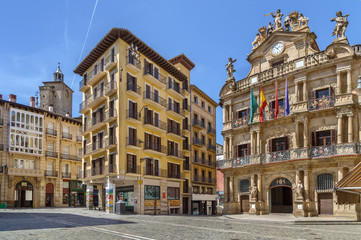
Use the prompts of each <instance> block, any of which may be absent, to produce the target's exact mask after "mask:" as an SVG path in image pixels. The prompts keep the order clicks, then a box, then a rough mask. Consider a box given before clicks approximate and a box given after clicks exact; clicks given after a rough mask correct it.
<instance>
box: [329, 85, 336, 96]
mask: <svg viewBox="0 0 361 240" xmlns="http://www.w3.org/2000/svg"><path fill="white" fill-rule="evenodd" d="M328 91H329V93H330V97H334V96H335V91H334V90H333V87H332V86H330V87H329V89H328Z"/></svg>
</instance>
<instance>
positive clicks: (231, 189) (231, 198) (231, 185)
mask: <svg viewBox="0 0 361 240" xmlns="http://www.w3.org/2000/svg"><path fill="white" fill-rule="evenodd" d="M233 181H234V178H233V176H231V177H230V178H229V196H230V200H231V202H233V201H234V197H233V195H234V194H233Z"/></svg>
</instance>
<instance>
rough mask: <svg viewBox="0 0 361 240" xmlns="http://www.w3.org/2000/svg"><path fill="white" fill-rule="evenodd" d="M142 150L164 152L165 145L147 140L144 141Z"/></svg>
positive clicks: (165, 150) (165, 149)
mask: <svg viewBox="0 0 361 240" xmlns="http://www.w3.org/2000/svg"><path fill="white" fill-rule="evenodd" d="M144 150H153V151H156V152H160V153H164V154H165V153H166V152H167V148H166V147H165V146H163V145H159V144H154V143H147V142H145V143H144Z"/></svg>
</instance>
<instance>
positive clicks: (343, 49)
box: [325, 43, 355, 59]
mask: <svg viewBox="0 0 361 240" xmlns="http://www.w3.org/2000/svg"><path fill="white" fill-rule="evenodd" d="M325 53H326V55H327V56H328V57H329V58H331V59H332V58H341V57H347V56H353V55H354V54H355V51H354V49H353V48H352V47H351V46H350V45H348V44H346V43H332V44H331V45H329V46H327V48H326V50H325Z"/></svg>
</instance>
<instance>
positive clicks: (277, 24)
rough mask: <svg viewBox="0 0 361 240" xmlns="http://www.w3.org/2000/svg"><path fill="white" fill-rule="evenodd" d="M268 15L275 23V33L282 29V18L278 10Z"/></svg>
mask: <svg viewBox="0 0 361 240" xmlns="http://www.w3.org/2000/svg"><path fill="white" fill-rule="evenodd" d="M270 15H271V16H272V17H273V18H274V21H275V27H276V29H275V31H277V30H280V29H282V16H283V14H282V13H281V10H280V9H277V12H275V14H274V13H270Z"/></svg>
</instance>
